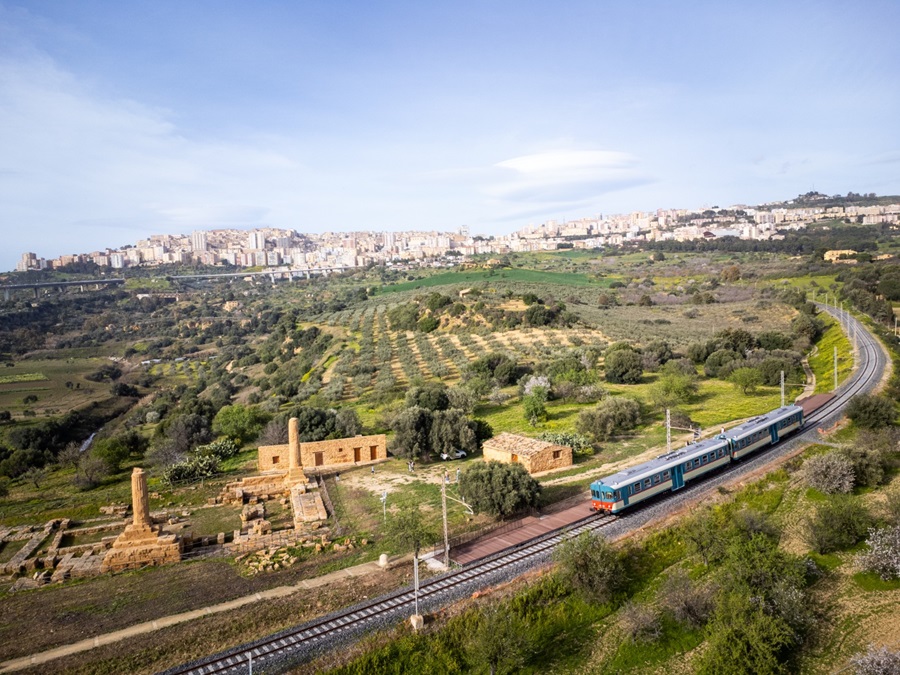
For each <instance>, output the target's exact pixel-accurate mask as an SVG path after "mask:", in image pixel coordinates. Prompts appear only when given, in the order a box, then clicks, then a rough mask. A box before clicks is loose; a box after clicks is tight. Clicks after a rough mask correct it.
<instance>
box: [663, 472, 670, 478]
mask: <svg viewBox="0 0 900 675" xmlns="http://www.w3.org/2000/svg"><path fill="white" fill-rule="evenodd" d="M668 477H669V472H668V470H666V471H663V478H668Z"/></svg>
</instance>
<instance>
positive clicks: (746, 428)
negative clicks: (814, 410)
mask: <svg viewBox="0 0 900 675" xmlns="http://www.w3.org/2000/svg"><path fill="white" fill-rule="evenodd" d="M801 410H803V408H801V407H800V406H798V405H786V406H784V407H782V408H777V409H776V410H772V411H770V412H767V413H766V414H765V415H759V416H757V417H753V418H752V419H749V420H747V421H746V422H744V423H743V424H741V425H740V426H737V427H734V428H732V429H729V430H728V432H727V436H728V437H729V438H742V437H744V436H747V435H749V434H752V433H754V432H756V431H758V430H759V428H760V427H768V426H769V425H770V424H773V423H774V422H778V421H779V420H782V419H784V418H785V417H790V416H791V415H793V414H794V413H796V412H799V411H801Z"/></svg>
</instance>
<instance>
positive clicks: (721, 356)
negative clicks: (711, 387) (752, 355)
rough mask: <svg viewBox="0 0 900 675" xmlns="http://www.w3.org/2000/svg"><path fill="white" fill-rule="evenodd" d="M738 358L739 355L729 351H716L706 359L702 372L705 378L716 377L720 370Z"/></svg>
mask: <svg viewBox="0 0 900 675" xmlns="http://www.w3.org/2000/svg"><path fill="white" fill-rule="evenodd" d="M740 358H741V356H740V354H738V353H737V352H736V351H733V350H731V349H719V350H716V351H714V352H713V353H712V354H710V355H709V356H708V357H707V358H706V361H705V362H704V364H703V372H704V373H706V376H707V377H718V376H719V371H720V370H722V368H724V367H725V366H726V365H728V364H729V363H731V362H732V361H735V360H738V359H740Z"/></svg>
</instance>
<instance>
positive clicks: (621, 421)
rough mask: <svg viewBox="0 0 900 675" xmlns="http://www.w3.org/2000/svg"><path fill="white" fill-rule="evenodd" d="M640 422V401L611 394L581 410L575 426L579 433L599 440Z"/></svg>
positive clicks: (633, 426) (603, 439) (626, 429)
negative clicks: (611, 395)
mask: <svg viewBox="0 0 900 675" xmlns="http://www.w3.org/2000/svg"><path fill="white" fill-rule="evenodd" d="M640 422H641V405H640V403H638V402H637V401H635V400H634V399H631V398H626V397H624V396H613V397H610V398H607V399H606V400H604V401H601V402H600V403H598V404H597V406H596V407H594V408H589V409H587V410H582V411H581V413H580V414H579V415H578V421H577V423H576V425H575V426H576V428H577V429H578V432H579V433H581V434H585V435H586V436H591V437H593V438H594V440H595V441H597V442H600V441H605V440H607V439H609V438H610V437H612V436H614V435H616V434H621V433H623V432H625V431H630V430H632V429H634V428H635V427H636V426H637V425H638V424H640Z"/></svg>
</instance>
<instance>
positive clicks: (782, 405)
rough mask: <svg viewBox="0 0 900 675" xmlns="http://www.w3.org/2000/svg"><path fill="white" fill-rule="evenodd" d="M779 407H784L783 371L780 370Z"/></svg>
mask: <svg viewBox="0 0 900 675" xmlns="http://www.w3.org/2000/svg"><path fill="white" fill-rule="evenodd" d="M781 407H782V408H783V407H784V371H783V370H782V371H781Z"/></svg>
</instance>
